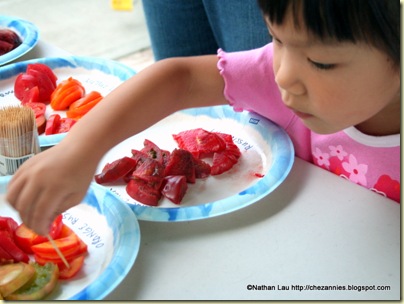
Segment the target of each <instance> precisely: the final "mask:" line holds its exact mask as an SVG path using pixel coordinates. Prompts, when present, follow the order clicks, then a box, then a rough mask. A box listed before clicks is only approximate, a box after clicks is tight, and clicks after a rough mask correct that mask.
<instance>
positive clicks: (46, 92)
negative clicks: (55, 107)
mask: <svg viewBox="0 0 404 304" xmlns="http://www.w3.org/2000/svg"><path fill="white" fill-rule="evenodd" d="M26 74H28V75H31V76H33V77H35V79H36V82H37V87H38V89H39V101H40V102H44V103H46V104H48V103H49V102H50V97H51V95H52V93H53V91H54V90H55V88H56V83H53V82H52V81H51V80H50V79H49V77H48V75H47V74H45V73H43V72H40V71H37V70H34V69H30V70H29V72H27V73H26Z"/></svg>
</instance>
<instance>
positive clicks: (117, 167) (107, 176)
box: [94, 156, 137, 184]
mask: <svg viewBox="0 0 404 304" xmlns="http://www.w3.org/2000/svg"><path fill="white" fill-rule="evenodd" d="M136 164H137V160H135V159H133V158H131V157H127V156H125V157H123V158H120V159H117V160H115V161H113V162H112V163H108V164H106V165H105V166H104V168H103V169H102V172H101V173H99V174H96V175H95V176H94V179H95V181H96V182H97V183H98V184H105V183H110V182H113V181H116V180H118V179H120V178H122V177H124V176H125V175H126V174H128V173H129V172H131V171H133V169H134V168H135V167H136Z"/></svg>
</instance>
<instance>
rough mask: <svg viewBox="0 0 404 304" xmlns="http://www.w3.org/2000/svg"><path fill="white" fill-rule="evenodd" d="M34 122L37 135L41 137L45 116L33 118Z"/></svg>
mask: <svg viewBox="0 0 404 304" xmlns="http://www.w3.org/2000/svg"><path fill="white" fill-rule="evenodd" d="M35 122H36V128H37V130H38V135H41V134H42V133H44V132H45V128H46V118H45V115H42V116H39V117H37V118H35Z"/></svg>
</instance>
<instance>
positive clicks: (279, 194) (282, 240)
mask: <svg viewBox="0 0 404 304" xmlns="http://www.w3.org/2000/svg"><path fill="white" fill-rule="evenodd" d="M58 55H60V56H63V55H68V54H67V53H66V52H64V51H63V50H60V49H57V48H54V47H52V46H51V45H49V44H47V43H44V42H42V41H40V43H38V45H37V46H36V47H35V48H34V50H33V51H32V52H30V53H29V54H27V55H25V56H24V57H23V58H22V59H21V60H27V59H31V58H35V57H45V56H47V57H51V56H58ZM140 230H141V247H140V252H139V255H138V257H137V259H136V261H135V264H134V266H133V268H132V269H131V271H130V272H129V274H128V275H127V277H126V278H125V279H124V281H123V282H122V283H121V284H120V285H119V286H118V287H117V288H116V289H115V290H114V291H113V292H112V293H111V294H110V295H109V296H108V297H107V298H106V300H254V299H256V300H280V299H285V300H294V299H295V300H314V299H321V300H337V299H338V300H398V299H400V287H401V284H400V283H401V281H400V266H401V265H400V241H401V235H400V205H399V204H397V203H395V202H393V201H391V200H389V199H386V198H383V197H382V196H380V195H378V194H375V193H373V192H371V191H369V190H367V189H365V188H363V187H360V186H358V185H355V184H352V183H350V182H348V181H346V180H344V179H342V178H339V177H337V176H335V175H333V174H331V173H329V172H327V171H325V170H322V169H320V168H317V167H315V166H313V165H311V164H308V163H306V162H304V161H302V160H300V159H296V160H295V164H294V166H293V168H292V171H291V173H290V174H289V176H288V178H287V179H286V180H285V182H284V183H282V184H281V185H280V186H279V187H278V188H277V189H276V190H275V191H274V192H273V193H271V194H270V195H268V196H267V197H265V198H264V199H262V200H261V201H259V202H257V203H256V204H253V205H251V206H249V207H247V208H244V209H242V210H239V211H237V212H233V213H230V214H227V215H223V216H219V217H215V218H211V219H207V220H201V221H190V222H178V223H156V222H145V221H140ZM249 288H253V289H252V290H249ZM254 288H255V290H254ZM343 288H346V290H343ZM348 288H351V289H354V290H348ZM359 288H362V289H363V288H370V290H367V291H365V290H359ZM380 288H382V289H384V290H378V289H380ZM257 289H259V290H257ZM301 289H302V290H301ZM327 289H329V290H327Z"/></svg>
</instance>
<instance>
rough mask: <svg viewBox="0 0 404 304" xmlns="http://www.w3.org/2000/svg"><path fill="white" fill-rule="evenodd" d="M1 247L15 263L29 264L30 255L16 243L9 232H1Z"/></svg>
mask: <svg viewBox="0 0 404 304" xmlns="http://www.w3.org/2000/svg"><path fill="white" fill-rule="evenodd" d="M0 247H2V248H3V250H4V251H6V252H7V253H8V254H9V255H11V256H12V257H13V260H14V261H15V262H24V263H28V262H29V257H28V255H27V254H26V253H25V252H24V251H22V250H21V249H20V248H19V247H18V246H17V245H16V244H15V243H14V240H13V239H12V237H11V236H10V234H9V233H8V232H6V231H2V230H1V231H0Z"/></svg>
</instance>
